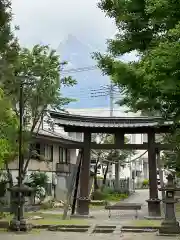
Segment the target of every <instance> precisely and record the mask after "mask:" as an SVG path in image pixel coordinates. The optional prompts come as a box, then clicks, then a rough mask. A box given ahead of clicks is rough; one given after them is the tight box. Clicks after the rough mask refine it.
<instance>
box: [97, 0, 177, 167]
mask: <svg viewBox="0 0 180 240" xmlns="http://www.w3.org/2000/svg"><path fill="white" fill-rule="evenodd" d="M98 6H99V8H100V9H101V10H102V11H104V12H105V13H106V15H107V16H109V17H110V18H112V19H114V20H115V23H116V26H117V30H118V32H117V34H116V36H115V37H114V39H111V40H109V41H108V42H107V49H108V53H107V54H104V55H103V54H101V53H94V55H93V57H94V58H95V59H96V60H97V61H98V65H99V67H100V68H101V69H102V71H103V73H104V74H106V75H109V76H110V77H111V80H112V82H113V83H114V84H115V85H117V86H118V87H119V91H120V92H121V96H123V98H122V99H120V100H119V101H118V103H119V104H120V105H126V106H127V107H128V108H129V110H131V111H134V112H136V111H141V112H145V113H153V114H156V115H157V114H158V115H159V116H162V117H163V119H164V120H165V119H169V118H171V119H172V120H173V121H174V123H175V124H174V125H175V126H174V128H173V129H172V130H173V131H174V134H173V136H172V137H171V139H169V142H171V143H172V144H173V145H174V149H173V151H172V152H166V153H165V158H166V160H165V162H166V165H167V166H169V167H172V168H174V169H176V170H178V169H179V166H180V164H179V162H180V161H179V159H180V153H179V152H180V151H179V150H180V132H179V127H177V125H176V124H177V123H178V124H179V120H180V107H179V106H180V84H179V78H180V67H179V66H180V41H179V39H180V1H172V0H148V1H147V0H129V1H124V0H116V1H114V0H100V1H99V4H98ZM132 52H133V53H136V54H137V56H138V59H137V61H130V62H128V63H126V62H123V61H120V60H119V59H120V57H121V56H122V55H123V54H127V53H130V54H131V53H132ZM173 145H172V146H173ZM175 155H176V156H175Z"/></svg>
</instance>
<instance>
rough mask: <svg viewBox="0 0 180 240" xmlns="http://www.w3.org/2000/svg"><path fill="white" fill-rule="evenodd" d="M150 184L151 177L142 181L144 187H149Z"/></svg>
mask: <svg viewBox="0 0 180 240" xmlns="http://www.w3.org/2000/svg"><path fill="white" fill-rule="evenodd" d="M147 186H149V179H144V180H143V182H142V187H147Z"/></svg>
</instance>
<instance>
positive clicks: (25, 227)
mask: <svg viewBox="0 0 180 240" xmlns="http://www.w3.org/2000/svg"><path fill="white" fill-rule="evenodd" d="M9 230H10V231H13V232H19V231H21V232H29V231H31V230H32V224H30V223H28V222H27V221H26V219H22V220H21V221H18V220H17V219H12V221H11V222H10V225H9Z"/></svg>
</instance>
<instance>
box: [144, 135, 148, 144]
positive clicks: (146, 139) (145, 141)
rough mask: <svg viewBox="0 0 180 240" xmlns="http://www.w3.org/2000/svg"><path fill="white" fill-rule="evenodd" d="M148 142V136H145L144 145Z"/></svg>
mask: <svg viewBox="0 0 180 240" xmlns="http://www.w3.org/2000/svg"><path fill="white" fill-rule="evenodd" d="M147 142H148V136H147V134H143V143H147Z"/></svg>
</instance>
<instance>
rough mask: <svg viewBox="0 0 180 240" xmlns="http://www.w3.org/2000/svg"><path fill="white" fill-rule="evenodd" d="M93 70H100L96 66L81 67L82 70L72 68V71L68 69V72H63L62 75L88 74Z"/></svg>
mask: <svg viewBox="0 0 180 240" xmlns="http://www.w3.org/2000/svg"><path fill="white" fill-rule="evenodd" d="M92 70H98V67H97V66H96V65H94V66H87V67H80V68H71V69H67V70H61V74H67V73H68V74H69V73H78V72H88V71H92ZM99 70H100V69H99Z"/></svg>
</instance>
